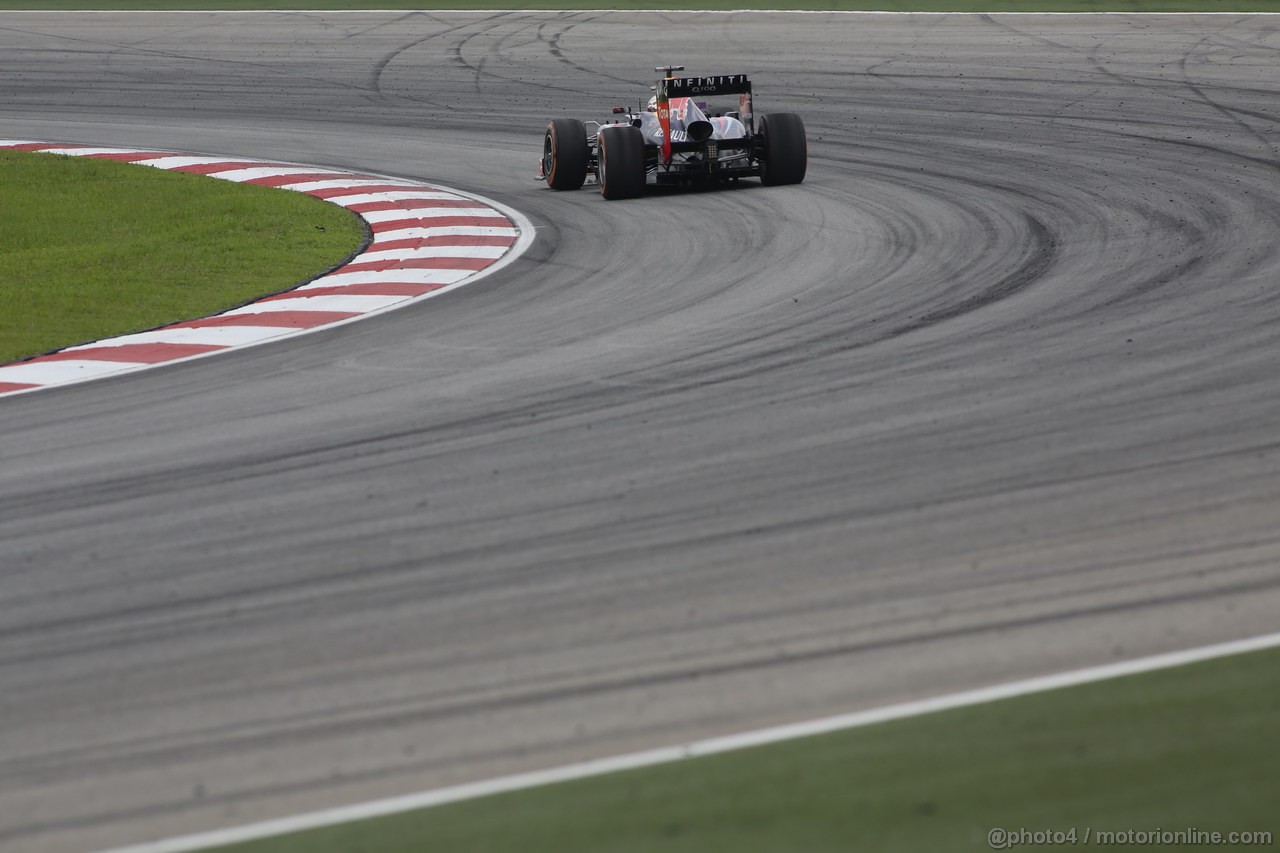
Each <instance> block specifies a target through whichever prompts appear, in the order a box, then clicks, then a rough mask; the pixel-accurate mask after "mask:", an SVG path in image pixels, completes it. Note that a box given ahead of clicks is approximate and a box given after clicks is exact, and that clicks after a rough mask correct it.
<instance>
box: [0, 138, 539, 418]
mask: <svg viewBox="0 0 1280 853" xmlns="http://www.w3.org/2000/svg"><path fill="white" fill-rule="evenodd" d="M0 150H9V151H26V152H33V153H49V154H59V155H63V156H74V157H89V158H93V159H103V160H115V161H118V162H126V163H133V164H136V165H141V166H150V167H153V168H160V169H166V170H169V171H176V172H186V173H188V174H198V175H205V176H208V177H213V178H219V179H222V180H229V181H234V182H237V183H244V184H251V185H259V186H271V187H278V188H281V189H287V190H292V191H296V192H301V193H304V194H307V195H311V196H313V197H315V198H319V199H321V200H322V201H326V202H328V203H330V204H334V205H337V206H339V207H345V208H346V209H348V210H350V211H351V212H352V213H354V214H355V215H356V216H358V217H360V219H361V221H362V222H363V223H364V227H365V232H366V240H365V243H364V245H363V246H361V248H360V249H359V250H358V251H357V252H356V253H355V254H354V255H352V256H351V257H350V258H348V259H346V260H345V261H343V262H342V263H341V264H339V265H338V266H336V267H334V268H333V269H330V270H328V271H327V272H325V273H322V274H321V275H319V276H317V277H315V278H313V279H310V280H308V281H304V282H300V283H299V284H297V285H295V286H294V287H292V288H290V289H288V290H285V291H281V292H279V293H272V294H266V295H264V296H262V297H259V298H257V299H254V300H252V301H250V302H247V303H244V304H242V305H238V306H235V307H233V308H230V309H228V310H226V311H223V312H221V313H219V314H216V315H212V316H210V317H204V318H195V319H190V318H188V319H185V320H181V321H178V322H173V323H167V324H165V325H163V326H159V327H156V328H153V329H147V330H144V331H141V332H136V333H131V334H126V335H120V336H117V337H113V338H107V339H103V340H98V341H91V342H87V343H82V344H76V345H73V346H67V347H62V348H60V349H58V350H55V351H53V352H48V353H44V354H41V355H37V356H33V357H31V358H27V359H23V360H20V361H16V362H12V363H9V364H0V396H4V395H12V394H22V393H26V392H30V391H36V390H40V389H43V388H50V387H55V386H59V385H68V384H72V383H77V382H82V381H85V380H88V379H96V378H99V377H105V376H115V375H118V374H121V373H128V372H134V371H137V370H143V369H147V368H151V367H156V366H159V365H163V364H172V363H176V362H181V361H188V360H191V359H194V358H202V357H205V356H208V355H214V354H216V353H219V352H224V351H227V350H232V349H238V348H242V347H245V346H253V345H256V344H259V343H265V342H267V341H274V340H279V339H281V338H286V337H293V336H296V335H300V334H305V333H307V332H312V331H317V330H319V329H324V328H328V327H332V326H335V325H338V324H343V323H347V322H351V321H353V320H357V319H361V318H363V317H365V316H368V315H371V314H376V313H381V312H382V311H385V310H389V309H393V308H400V307H403V306H405V305H409V304H411V303H414V302H417V301H420V300H422V299H425V298H428V297H430V296H434V295H437V294H440V293H443V292H445V291H447V290H452V289H454V288H457V287H460V286H462V285H464V284H468V283H470V282H471V281H473V280H475V279H477V278H479V277H481V276H482V275H484V274H486V273H488V272H492V271H494V270H495V269H497V268H498V266H502V265H505V264H506V263H508V262H509V261H510V260H512V259H514V258H515V257H516V256H518V255H519V254H521V253H522V252H523V251H524V249H525V248H527V246H528V243H529V242H530V241H531V240H532V236H533V235H532V232H531V230H530V229H529V228H528V227H527V225H525V224H523V218H522V217H520V215H519V214H516V213H515V212H514V211H510V210H505V209H499V207H498V206H496V204H495V203H492V202H489V201H487V200H486V199H481V198H478V197H475V196H471V195H467V194H463V193H460V192H458V191H456V190H450V189H447V188H444V187H439V186H434V185H430V184H426V183H422V182H420V181H415V180H411V179H407V178H393V177H386V176H380V175H367V174H360V173H357V172H350V171H346V170H340V169H321V168H319V167H314V166H306V165H299V164H292V163H278V162H272V161H260V160H249V159H244V158H236V157H220V156H201V155H186V154H177V153H174V152H168V151H155V150H148V149H137V148H107V147H96V146H89V145H65V144H55V143H49V142H30V141H20V140H8V141H4V140H0Z"/></svg>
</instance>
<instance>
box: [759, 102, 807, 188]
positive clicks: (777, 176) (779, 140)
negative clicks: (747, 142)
mask: <svg viewBox="0 0 1280 853" xmlns="http://www.w3.org/2000/svg"><path fill="white" fill-rule="evenodd" d="M760 129H761V130H760V132H761V135H762V136H763V137H764V150H763V151H762V152H761V157H760V183H762V184H764V185H765V186H769V187H778V186H782V185H784V184H798V183H800V182H801V181H803V180H804V174H805V172H806V171H807V170H808V168H809V143H808V142H807V141H806V140H805V136H804V122H802V121H801V120H800V116H798V115H796V114H795V113H773V114H771V115H766V116H763V117H762V118H761V123H760Z"/></svg>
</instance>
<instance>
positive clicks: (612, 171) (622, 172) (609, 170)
mask: <svg viewBox="0 0 1280 853" xmlns="http://www.w3.org/2000/svg"><path fill="white" fill-rule="evenodd" d="M596 139H597V144H598V145H599V146H600V156H599V157H598V158H597V163H596V177H597V178H598V179H599V181H600V195H602V196H604V197H605V198H607V199H609V200H610V201H612V200H614V199H619V198H636V197H638V196H640V195H641V194H643V193H644V178H645V167H644V134H642V133H641V132H640V128H638V127H630V126H612V127H608V128H601V129H600V133H599V135H598V136H597V137H596Z"/></svg>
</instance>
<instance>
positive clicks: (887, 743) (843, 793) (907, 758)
mask: <svg viewBox="0 0 1280 853" xmlns="http://www.w3.org/2000/svg"><path fill="white" fill-rule="evenodd" d="M1277 743H1280V651H1264V652H1255V653H1252V654H1247V655H1240V656H1237V657H1233V658H1226V659H1222V660H1216V661H1210V662H1206V663H1201V664H1195V665H1192V666H1186V667H1180V668H1177V669H1170V670H1163V671H1159V672H1154V673H1148V674H1144V675H1139V676H1130V677H1127V678H1122V679H1116V680H1111V681H1105V682H1099V683H1096V684H1091V685H1086V686H1082V687H1075V688H1069V689H1063V690H1056V691H1052V692H1048V693H1041V694H1035V695H1031V696H1026V697H1022V698H1018V699H1012V700H1006V701H1002V702H997V703H992V704H988V705H979V706H974V707H970V708H963V709H958V710H953V711H946V712H942V713H935V714H930V715H927V716H922V717H914V718H910V719H905V720H900V721H896V722H891V723H882V724H879V725H875V726H870V727H866V728H859V729H850V730H848V731H844V732H840V733H836V734H831V735H822V736H817V737H810V738H805V739H801V740H795V741H789V742H785V743H780V744H775V745H771V746H767V747H758V748H754V749H749V750H742V751H738V752H731V753H725V754H722V755H718V756H712V757H707V758H699V759H692V760H688V761H684V762H680V763H677V764H667V765H661V766H657V767H653V768H649V769H644V770H635V771H627V772H623V773H616V774H612V775H608V776H601V777H597V778H593V779H585V780H580V781H576V782H571V783H564V784H559V785H554V786H548V787H543V788H535V789H531V790H527V791H520V792H515V793H509V794H502V795H497V796H493V797H488V798H484V799H479V800H471V801H467V802H463V803H457V804H453V805H449V806H442V807H438V808H434V809H426V810H421V811H417V812H411V813H406V814H403V815H398V816H394V817H389V818H382V819H378V820H369V821H363V822H359V823H351V824H345V825H342V826H337V827H333V828H327V829H320V830H313V831H308V832H303V833H297V834H294V835H288V836H281V837H277V838H274V839H268V840H264V841H259V842H252V843H244V844H239V845H234V846H230V847H225V848H219V851H227V853H231V851H234V852H235V853H359V851H370V853H372V851H377V853H424V851H427V853H434V851H441V853H507V851H510V853H588V852H589V853H622V851H626V853H653V851H662V852H663V853H668V851H670V852H671V853H675V851H681V853H685V852H686V851H687V853H764V851H768V852H769V853H775V851H776V853H801V851H804V853H809V851H832V853H835V852H836V851H839V853H849V851H859V850H867V851H877V853H888V851H903V852H904V853H921V851H964V850H973V851H981V850H989V849H991V848H990V847H989V846H988V843H987V833H988V831H989V830H991V829H992V828H994V827H1003V828H1009V829H1014V830H1017V829H1019V828H1023V827H1025V828H1027V829H1028V830H1032V831H1037V830H1046V831H1049V830H1056V831H1062V832H1066V831H1068V830H1070V829H1072V828H1075V830H1076V832H1077V843H1078V844H1080V845H1081V846H1083V842H1084V833H1085V831H1086V829H1088V830H1089V831H1090V832H1091V833H1092V834H1093V838H1094V839H1095V843H1094V845H1093V846H1098V845H1097V844H1096V839H1097V835H1096V833H1097V832H1098V831H1099V830H1107V831H1127V830H1135V831H1151V830H1155V829H1157V828H1161V829H1166V830H1184V829H1186V828H1188V827H1194V828H1196V829H1198V830H1203V831H1214V830H1220V831H1222V832H1224V833H1226V832H1230V831H1233V830H1234V831H1244V830H1249V831H1271V832H1272V833H1274V836H1273V839H1274V841H1275V843H1276V845H1277V846H1280V810H1278V809H1277V805H1276V804H1277V803H1280V767H1278V766H1277V747H1276V744H1277ZM1194 846H1195V845H1192V846H1187V847H1185V849H1192V847H1194ZM1031 847H1032V845H1023V846H1022V848H1021V849H1030V848H1031ZM1150 849H1161V850H1168V849H1184V848H1183V847H1181V846H1179V845H1176V844H1175V845H1155V846H1154V847H1152V848H1150ZM1197 849H1203V845H1201V846H1200V847H1198V848H1197ZM1220 849H1230V848H1220ZM1255 849H1266V848H1255Z"/></svg>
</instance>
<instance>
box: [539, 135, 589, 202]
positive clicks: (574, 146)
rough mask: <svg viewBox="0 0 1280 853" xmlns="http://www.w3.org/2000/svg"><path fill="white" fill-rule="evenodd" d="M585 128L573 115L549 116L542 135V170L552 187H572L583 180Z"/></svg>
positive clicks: (585, 155) (585, 161)
mask: <svg viewBox="0 0 1280 853" xmlns="http://www.w3.org/2000/svg"><path fill="white" fill-rule="evenodd" d="M587 154H588V152H587V128H586V126H585V125H583V123H582V122H580V121H578V120H577V119H576V118H557V119H552V120H551V123H550V124H548V125H547V134H546V136H544V137H543V138H542V173H543V174H544V175H546V177H547V186H549V187H551V189H553V190H576V189H578V188H579V187H581V186H582V185H583V184H584V183H585V182H586V180H587Z"/></svg>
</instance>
